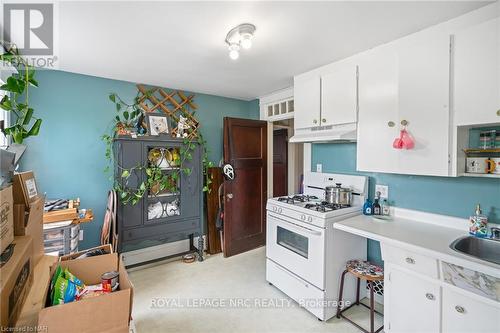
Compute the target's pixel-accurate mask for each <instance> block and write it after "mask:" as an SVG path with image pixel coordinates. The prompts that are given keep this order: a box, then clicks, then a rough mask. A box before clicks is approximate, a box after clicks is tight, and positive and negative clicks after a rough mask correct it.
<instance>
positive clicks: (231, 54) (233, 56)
mask: <svg viewBox="0 0 500 333" xmlns="http://www.w3.org/2000/svg"><path fill="white" fill-rule="evenodd" d="M239 57H240V52H239V51H238V50H231V51H229V58H231V59H233V60H236V59H238V58H239Z"/></svg>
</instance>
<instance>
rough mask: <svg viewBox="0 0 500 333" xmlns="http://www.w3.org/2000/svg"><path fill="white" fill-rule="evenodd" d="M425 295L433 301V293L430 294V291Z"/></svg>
mask: <svg viewBox="0 0 500 333" xmlns="http://www.w3.org/2000/svg"><path fill="white" fill-rule="evenodd" d="M425 297H427V299H428V300H431V301H433V300H434V295H433V294H431V293H427V294H425Z"/></svg>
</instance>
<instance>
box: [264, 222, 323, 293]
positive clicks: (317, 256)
mask: <svg viewBox="0 0 500 333" xmlns="http://www.w3.org/2000/svg"><path fill="white" fill-rule="evenodd" d="M266 237H267V242H266V254H267V257H268V258H269V259H271V260H273V261H274V262H276V263H277V264H279V265H281V266H283V267H284V268H286V269H288V270H289V271H290V272H292V273H294V274H296V275H298V276H299V277H301V278H302V279H304V280H306V281H307V282H309V283H311V284H313V285H315V286H316V287H318V288H319V289H322V290H324V289H325V288H324V280H325V274H324V270H325V230H324V229H321V228H318V227H316V226H314V225H309V224H306V223H303V222H300V221H297V220H295V219H291V218H287V217H282V216H277V215H275V214H273V213H271V212H268V213H267V236H266Z"/></svg>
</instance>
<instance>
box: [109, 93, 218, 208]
mask: <svg viewBox="0 0 500 333" xmlns="http://www.w3.org/2000/svg"><path fill="white" fill-rule="evenodd" d="M109 100H110V101H111V102H113V103H114V104H115V109H116V112H117V115H116V116H115V118H114V120H113V128H112V133H111V134H105V135H103V136H102V139H103V141H104V142H105V143H106V152H105V156H106V159H107V160H108V161H109V165H108V166H107V167H106V169H105V172H109V171H110V167H111V165H113V163H114V167H115V173H114V176H111V177H110V178H111V180H112V181H113V188H114V190H115V191H116V192H117V194H118V196H119V198H120V200H121V202H122V203H124V204H132V205H135V204H137V203H138V202H139V201H140V200H141V199H142V198H143V197H144V195H149V194H151V195H154V196H156V195H158V194H160V193H164V192H168V193H176V192H178V190H179V189H178V187H177V184H178V181H179V179H180V177H181V176H182V174H181V173H183V174H185V175H190V174H191V172H192V170H191V169H190V168H188V167H184V165H185V163H186V162H188V161H191V160H192V159H193V155H192V153H193V151H194V150H195V149H196V143H198V144H199V145H200V146H201V147H202V149H203V158H202V163H203V174H204V176H205V186H204V187H203V191H208V190H209V184H210V183H211V182H212V180H211V179H210V178H209V177H208V174H207V170H208V168H209V167H211V166H213V163H212V162H210V161H209V159H208V151H207V149H206V141H205V140H204V139H203V137H202V136H201V134H199V135H198V137H197V138H195V139H188V138H185V139H184V140H183V145H182V146H181V147H180V149H179V154H178V156H177V158H176V159H175V160H174V161H173V162H174V164H175V165H178V166H179V167H178V168H173V169H172V170H170V171H169V172H168V173H166V172H164V170H163V169H162V168H160V167H159V166H156V165H154V164H151V163H149V161H146V162H145V163H144V164H138V165H136V166H134V167H131V168H124V167H123V166H121V165H119V163H118V161H117V159H115V156H114V152H113V142H114V139H115V138H116V136H117V135H118V134H119V131H120V129H121V128H123V127H125V128H132V127H134V126H135V124H136V123H137V122H138V121H140V119H142V116H143V111H142V109H141V108H140V105H139V93H138V95H137V96H136V97H135V98H134V102H133V103H132V104H128V103H126V102H124V101H123V99H121V98H120V97H119V96H118V95H117V94H116V93H112V94H110V95H109ZM141 172H144V173H145V174H146V180H144V181H143V182H141V183H140V184H137V185H136V186H132V185H130V179H131V177H132V176H137V175H139V174H140V173H141Z"/></svg>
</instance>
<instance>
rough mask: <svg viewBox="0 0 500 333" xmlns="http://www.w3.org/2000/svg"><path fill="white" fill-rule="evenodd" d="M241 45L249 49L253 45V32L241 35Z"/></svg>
mask: <svg viewBox="0 0 500 333" xmlns="http://www.w3.org/2000/svg"><path fill="white" fill-rule="evenodd" d="M240 44H241V47H242V48H244V49H246V50H248V49H249V48H251V47H252V35H251V34H244V35H243V36H241V42H240Z"/></svg>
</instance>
